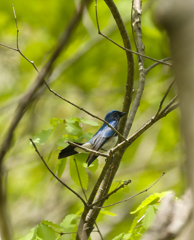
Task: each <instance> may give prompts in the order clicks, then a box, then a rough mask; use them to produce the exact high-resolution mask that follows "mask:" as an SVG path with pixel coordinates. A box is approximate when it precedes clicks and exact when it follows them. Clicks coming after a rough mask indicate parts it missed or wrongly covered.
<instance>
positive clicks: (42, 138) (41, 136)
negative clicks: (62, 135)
mask: <svg viewBox="0 0 194 240" xmlns="http://www.w3.org/2000/svg"><path fill="white" fill-rule="evenodd" d="M52 131H53V129H52V128H51V129H47V130H42V132H40V133H38V134H36V135H35V136H34V137H33V138H32V140H33V142H34V143H36V144H37V145H44V144H45V142H46V141H47V140H48V138H49V137H50V135H51V133H52Z"/></svg>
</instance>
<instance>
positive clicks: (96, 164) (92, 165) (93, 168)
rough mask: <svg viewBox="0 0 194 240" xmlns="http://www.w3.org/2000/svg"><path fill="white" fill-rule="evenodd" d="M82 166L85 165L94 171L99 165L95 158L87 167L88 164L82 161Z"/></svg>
mask: <svg viewBox="0 0 194 240" xmlns="http://www.w3.org/2000/svg"><path fill="white" fill-rule="evenodd" d="M83 166H84V167H86V168H87V169H89V170H90V171H91V172H93V173H95V172H96V170H97V169H98V167H99V164H98V159H96V160H95V161H93V163H92V164H90V166H89V167H88V164H87V163H84V164H83Z"/></svg>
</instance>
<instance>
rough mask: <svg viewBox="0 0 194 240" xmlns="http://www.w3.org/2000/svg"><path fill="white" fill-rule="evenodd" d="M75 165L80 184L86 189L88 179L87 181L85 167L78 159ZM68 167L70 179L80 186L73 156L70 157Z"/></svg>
mask: <svg viewBox="0 0 194 240" xmlns="http://www.w3.org/2000/svg"><path fill="white" fill-rule="evenodd" d="M77 167H78V170H79V175H80V178H81V182H82V186H83V188H84V189H87V186H88V181H89V179H88V174H87V173H86V170H85V168H84V167H83V165H82V164H81V163H80V162H79V161H77ZM69 168H70V176H71V178H72V180H73V181H74V182H75V183H76V184H77V185H78V186H80V187H81V185H80V180H79V177H78V174H77V169H76V166H75V162H74V160H73V157H71V158H70V164H69Z"/></svg>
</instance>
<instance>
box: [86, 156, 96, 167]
mask: <svg viewBox="0 0 194 240" xmlns="http://www.w3.org/2000/svg"><path fill="white" fill-rule="evenodd" d="M97 157H98V155H94V153H90V155H89V157H88V159H87V161H86V162H87V163H88V167H89V166H90V164H92V162H93V161H94V160H95V159H96V158H97Z"/></svg>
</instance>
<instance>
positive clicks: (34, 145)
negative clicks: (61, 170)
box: [30, 138, 87, 206]
mask: <svg viewBox="0 0 194 240" xmlns="http://www.w3.org/2000/svg"><path fill="white" fill-rule="evenodd" d="M30 142H31V143H32V145H33V147H34V149H35V151H36V152H37V154H38V156H39V157H40V159H41V160H42V161H43V163H44V165H45V166H46V168H47V169H48V170H49V172H50V173H51V174H52V175H53V176H54V177H55V178H56V179H57V180H58V181H59V182H60V183H61V184H62V185H63V186H65V187H66V188H67V189H69V190H70V191H71V192H72V193H74V194H75V195H76V196H77V197H78V198H79V199H80V200H81V201H82V203H83V204H84V206H87V203H86V202H85V201H84V199H83V198H82V197H81V196H80V195H79V194H78V193H76V192H75V191H74V190H73V189H72V188H70V187H69V186H67V184H65V183H64V182H63V181H61V179H60V178H58V177H57V176H56V175H55V174H54V172H53V171H52V170H51V169H50V168H49V166H48V165H47V164H46V162H45V160H44V158H43V157H42V155H41V154H40V152H39V151H38V149H37V147H36V144H35V143H34V142H33V140H32V139H31V138H30Z"/></svg>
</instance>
